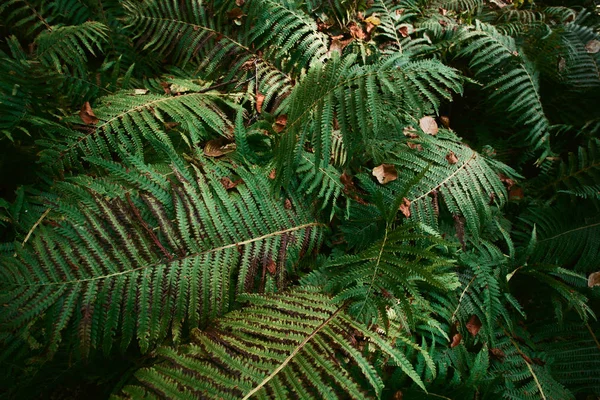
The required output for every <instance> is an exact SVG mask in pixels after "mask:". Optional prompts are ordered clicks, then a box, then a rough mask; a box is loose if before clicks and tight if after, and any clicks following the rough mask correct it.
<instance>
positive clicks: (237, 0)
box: [235, 0, 246, 7]
mask: <svg viewBox="0 0 600 400" xmlns="http://www.w3.org/2000/svg"><path fill="white" fill-rule="evenodd" d="M245 2H246V1H245V0H235V5H236V6H238V7H241V6H243V5H244V3H245Z"/></svg>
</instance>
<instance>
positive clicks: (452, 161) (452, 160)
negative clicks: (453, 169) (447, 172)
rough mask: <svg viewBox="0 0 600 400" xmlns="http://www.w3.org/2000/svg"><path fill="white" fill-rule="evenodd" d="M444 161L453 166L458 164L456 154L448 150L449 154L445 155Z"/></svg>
mask: <svg viewBox="0 0 600 400" xmlns="http://www.w3.org/2000/svg"><path fill="white" fill-rule="evenodd" d="M446 161H448V162H449V163H450V164H452V165H454V164H456V163H457V162H458V157H456V154H454V152H453V151H452V150H450V152H449V153H448V154H446Z"/></svg>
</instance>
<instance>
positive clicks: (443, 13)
mask: <svg viewBox="0 0 600 400" xmlns="http://www.w3.org/2000/svg"><path fill="white" fill-rule="evenodd" d="M438 11H439V12H440V14H442V15H443V16H445V15H446V14H447V13H448V10H446V9H445V8H441V7H440V8H438Z"/></svg>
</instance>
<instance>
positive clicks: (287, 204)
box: [283, 199, 292, 210]
mask: <svg viewBox="0 0 600 400" xmlns="http://www.w3.org/2000/svg"><path fill="white" fill-rule="evenodd" d="M283 207H285V209H286V210H291V209H292V201H291V200H290V199H285V203H284V205H283Z"/></svg>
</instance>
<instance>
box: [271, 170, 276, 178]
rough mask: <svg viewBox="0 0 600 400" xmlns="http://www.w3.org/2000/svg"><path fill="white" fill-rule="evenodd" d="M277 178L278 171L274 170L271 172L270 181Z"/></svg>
mask: <svg viewBox="0 0 600 400" xmlns="http://www.w3.org/2000/svg"><path fill="white" fill-rule="evenodd" d="M276 176H277V171H275V169H272V170H271V172H269V179H275V177H276Z"/></svg>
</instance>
